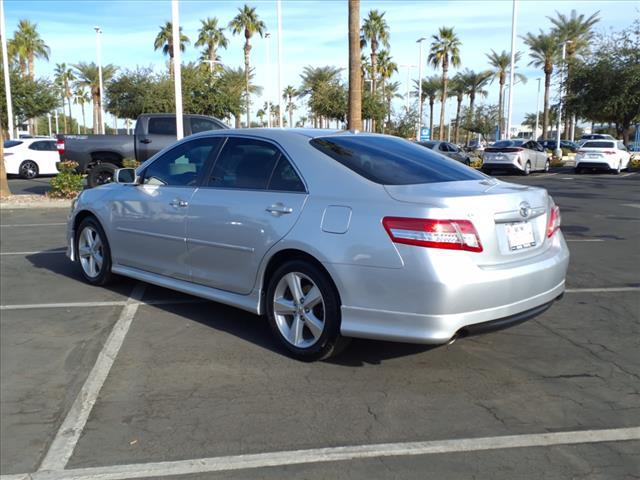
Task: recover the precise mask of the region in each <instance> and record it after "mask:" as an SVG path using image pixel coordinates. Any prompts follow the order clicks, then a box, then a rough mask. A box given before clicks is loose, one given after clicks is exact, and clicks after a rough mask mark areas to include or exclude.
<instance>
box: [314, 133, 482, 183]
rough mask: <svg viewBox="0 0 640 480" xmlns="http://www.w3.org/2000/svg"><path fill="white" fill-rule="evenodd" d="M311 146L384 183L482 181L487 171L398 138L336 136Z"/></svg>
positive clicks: (317, 140)
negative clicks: (480, 170) (478, 169)
mask: <svg viewBox="0 0 640 480" xmlns="http://www.w3.org/2000/svg"><path fill="white" fill-rule="evenodd" d="M310 143H311V145H312V146H313V147H315V148H317V149H318V150H320V151H321V152H322V153H324V154H326V155H328V156H329V157H331V158H333V159H334V160H336V161H337V162H339V163H341V164H342V165H344V166H345V167H347V168H349V169H351V170H353V171H354V172H356V173H357V174H358V175H361V176H363V177H364V178H366V179H368V180H371V181H372V182H375V183H379V184H381V185H412V184H418V183H438V182H456V181H460V180H480V179H483V178H486V177H485V176H484V175H483V174H481V173H479V172H477V171H475V170H473V169H471V168H469V167H466V166H464V165H462V164H461V163H458V162H456V161H455V160H450V159H448V158H445V157H443V156H441V155H438V154H437V153H434V152H432V151H431V150H428V149H426V148H423V147H421V146H420V145H416V144H415V143H412V142H409V141H407V140H403V139H401V138H396V137H383V136H379V137H378V136H369V135H366V136H356V135H349V136H334V137H321V138H315V139H313V140H311V141H310Z"/></svg>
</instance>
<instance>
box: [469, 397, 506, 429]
mask: <svg viewBox="0 0 640 480" xmlns="http://www.w3.org/2000/svg"><path fill="white" fill-rule="evenodd" d="M475 405H476V406H478V407H480V408H482V409H483V410H485V411H487V412H488V413H489V414H491V416H492V417H493V418H494V419H496V420H497V421H498V422H500V423H501V424H502V425H505V426H506V425H507V424H506V423H505V421H504V420H503V419H502V418H501V417H500V416H498V414H497V413H496V411H495V408H491V407H489V406H488V405H485V404H484V403H482V402H475Z"/></svg>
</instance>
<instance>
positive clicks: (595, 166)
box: [576, 159, 618, 170]
mask: <svg viewBox="0 0 640 480" xmlns="http://www.w3.org/2000/svg"><path fill="white" fill-rule="evenodd" d="M576 168H589V169H592V170H615V169H617V168H618V164H617V161H612V162H611V163H609V162H608V161H606V160H604V159H603V160H588V161H581V160H576Z"/></svg>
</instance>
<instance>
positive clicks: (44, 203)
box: [0, 195, 71, 210]
mask: <svg viewBox="0 0 640 480" xmlns="http://www.w3.org/2000/svg"><path fill="white" fill-rule="evenodd" d="M16 197H18V195H16ZM27 208H44V209H49V208H56V209H57V208H67V209H70V208H71V200H35V201H23V202H16V203H13V202H7V201H2V202H0V210H25V209H27Z"/></svg>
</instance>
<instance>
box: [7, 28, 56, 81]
mask: <svg viewBox="0 0 640 480" xmlns="http://www.w3.org/2000/svg"><path fill="white" fill-rule="evenodd" d="M49 53H51V50H50V49H49V47H48V46H47V44H46V43H44V40H43V39H42V37H40V34H39V33H38V24H37V23H32V22H30V21H29V20H20V21H19V22H18V29H17V30H16V32H15V33H14V34H13V39H12V40H11V41H10V42H9V55H10V56H12V57H14V58H15V57H17V58H18V62H19V64H20V73H21V74H22V76H23V77H25V76H28V77H29V78H30V79H32V80H33V79H34V78H35V73H36V72H35V66H34V63H35V59H36V58H43V59H45V60H47V61H48V60H49Z"/></svg>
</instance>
